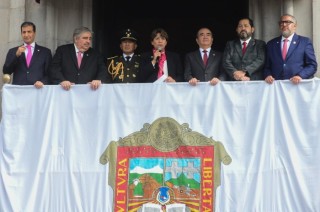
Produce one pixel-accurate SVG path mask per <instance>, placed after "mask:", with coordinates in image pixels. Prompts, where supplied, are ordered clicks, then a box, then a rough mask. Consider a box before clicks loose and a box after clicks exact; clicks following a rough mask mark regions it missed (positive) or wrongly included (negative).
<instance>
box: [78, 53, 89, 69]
mask: <svg viewBox="0 0 320 212" xmlns="http://www.w3.org/2000/svg"><path fill="white" fill-rule="evenodd" d="M90 50H91V48H89V49H88V50H87V51H86V52H84V53H83V56H82V62H81V66H80V69H82V68H83V67H85V66H86V63H87V61H88V59H89V56H90Z"/></svg>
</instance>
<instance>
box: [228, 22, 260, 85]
mask: <svg viewBox="0 0 320 212" xmlns="http://www.w3.org/2000/svg"><path fill="white" fill-rule="evenodd" d="M236 32H237V34H238V37H239V39H236V40H232V41H228V42H227V45H226V48H225V51H224V54H223V67H224V69H225V71H226V72H227V73H228V75H229V76H230V78H231V79H232V80H237V81H249V80H263V79H264V78H263V67H264V63H265V57H266V43H265V42H264V41H262V40H257V39H254V38H252V34H253V32H254V26H253V21H252V20H251V19H250V18H242V19H240V20H239V22H238V25H237V28H236Z"/></svg>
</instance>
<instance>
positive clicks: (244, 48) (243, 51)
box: [242, 42, 247, 55]
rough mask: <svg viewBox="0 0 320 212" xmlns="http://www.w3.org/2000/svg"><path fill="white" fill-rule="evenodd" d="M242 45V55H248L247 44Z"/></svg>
mask: <svg viewBox="0 0 320 212" xmlns="http://www.w3.org/2000/svg"><path fill="white" fill-rule="evenodd" d="M242 45H243V47H242V55H244V53H246V50H247V42H243V43H242Z"/></svg>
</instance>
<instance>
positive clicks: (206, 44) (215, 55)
mask: <svg viewBox="0 0 320 212" xmlns="http://www.w3.org/2000/svg"><path fill="white" fill-rule="evenodd" d="M196 42H197V43H198V45H199V49H198V50H196V51H194V52H190V53H188V54H187V55H186V57H185V61H184V62H185V67H184V78H185V80H186V81H187V82H189V84H190V85H196V84H197V83H198V82H210V84H211V85H216V84H217V83H218V82H219V81H220V80H226V76H225V74H224V71H223V68H222V53H221V52H218V51H215V50H213V49H212V48H211V46H212V43H213V35H212V32H211V30H210V29H208V28H201V29H199V30H198V32H197V38H196Z"/></svg>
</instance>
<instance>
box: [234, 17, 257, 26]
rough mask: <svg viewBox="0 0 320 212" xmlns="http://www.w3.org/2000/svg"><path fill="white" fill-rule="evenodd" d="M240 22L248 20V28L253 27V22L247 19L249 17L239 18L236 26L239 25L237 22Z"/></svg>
mask: <svg viewBox="0 0 320 212" xmlns="http://www.w3.org/2000/svg"><path fill="white" fill-rule="evenodd" d="M241 20H248V21H249V24H250V26H251V27H254V25H253V20H252V19H251V18H249V17H243V18H240V19H239V21H238V23H237V26H238V24H239V22H240V21H241Z"/></svg>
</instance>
